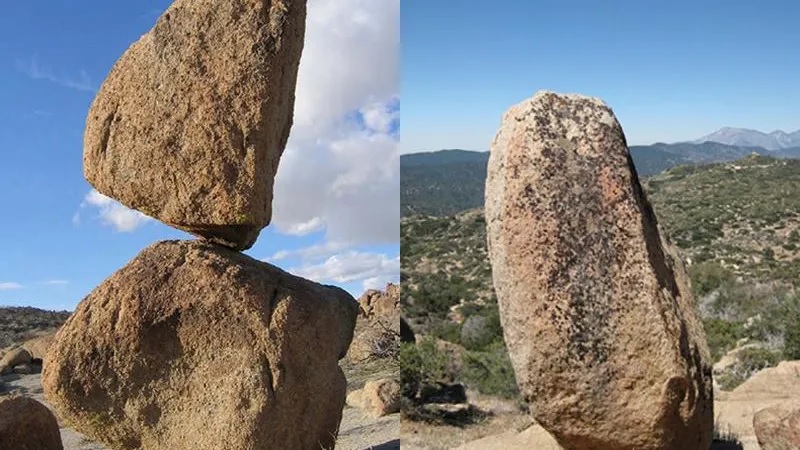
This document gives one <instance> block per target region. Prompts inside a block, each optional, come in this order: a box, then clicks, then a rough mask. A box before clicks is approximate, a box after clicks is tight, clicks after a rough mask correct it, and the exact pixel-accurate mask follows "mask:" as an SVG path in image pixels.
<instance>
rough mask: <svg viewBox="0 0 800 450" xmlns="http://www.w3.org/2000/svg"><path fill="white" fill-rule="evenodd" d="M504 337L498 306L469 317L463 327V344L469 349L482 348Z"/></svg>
mask: <svg viewBox="0 0 800 450" xmlns="http://www.w3.org/2000/svg"><path fill="white" fill-rule="evenodd" d="M502 338H503V328H502V327H501V326H500V314H499V313H498V311H497V309H496V308H495V309H494V310H491V311H486V312H485V315H473V316H470V317H468V318H467V320H466V321H464V324H463V325H462V327H461V345H463V346H464V348H466V349H467V350H481V349H483V348H485V347H486V346H488V345H489V344H491V343H492V342H495V341H497V340H502Z"/></svg>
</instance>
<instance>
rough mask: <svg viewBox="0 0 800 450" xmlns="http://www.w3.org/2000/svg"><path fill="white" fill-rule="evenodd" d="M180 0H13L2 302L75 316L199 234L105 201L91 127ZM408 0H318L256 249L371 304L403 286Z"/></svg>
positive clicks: (311, 6) (0, 76)
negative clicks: (95, 180) (149, 249)
mask: <svg viewBox="0 0 800 450" xmlns="http://www.w3.org/2000/svg"><path fill="white" fill-rule="evenodd" d="M170 3H171V2H170V1H167V0H159V1H149V2H116V1H107V0H102V1H101V0H83V1H79V2H71V1H47V2H45V1H30V2H29V1H24V2H23V1H20V2H8V4H6V5H4V8H3V14H2V15H0V42H2V43H3V44H2V45H0V65H2V66H3V67H4V70H2V71H0V85H1V86H2V88H0V155H2V157H3V158H2V161H1V162H0V217H1V218H2V220H0V305H29V306H35V307H40V308H51V309H69V310H71V309H73V308H74V307H75V305H76V304H77V303H78V302H79V301H80V300H81V299H82V298H83V297H84V296H85V295H86V294H87V293H89V292H90V291H91V290H92V289H93V288H94V287H95V286H96V285H98V284H99V283H100V282H102V281H103V280H104V279H105V278H106V277H108V276H109V275H111V274H112V273H113V272H114V271H116V270H117V269H119V268H121V267H122V266H123V265H124V264H126V263H127V262H128V261H129V260H130V259H131V258H133V257H134V256H136V254H137V253H139V251H141V250H142V249H143V248H144V247H146V246H147V245H149V244H151V243H153V242H155V241H157V240H161V239H170V238H181V239H184V238H187V239H188V238H191V237H190V236H189V235H187V234H184V233H182V232H179V231H177V230H174V229H172V228H169V227H167V226H165V225H162V224H160V223H159V222H157V221H155V220H151V219H148V218H146V217H145V216H142V215H140V214H137V213H135V212H133V211H130V210H128V209H126V208H124V207H122V206H121V205H119V204H117V203H115V202H113V201H111V200H109V199H107V198H104V197H102V196H99V195H97V194H96V193H95V192H93V191H92V188H91V186H90V185H89V184H87V183H86V181H85V180H84V178H83V172H82V166H81V164H82V161H81V155H82V140H83V128H84V119H85V117H86V113H87V111H88V108H89V105H90V104H91V101H92V99H93V98H94V95H95V92H96V90H97V89H98V87H99V86H100V84H101V83H102V81H103V79H104V78H105V76H106V74H107V73H108V71H109V70H110V68H111V66H112V64H113V63H114V62H115V61H116V60H117V59H118V58H119V56H121V55H122V53H123V52H124V51H125V49H126V48H127V47H128V46H129V45H130V44H131V43H133V42H134V41H136V40H137V39H138V38H139V37H140V36H141V35H142V34H144V33H146V32H147V31H148V30H149V29H150V28H151V27H152V25H153V24H154V23H155V20H156V19H157V18H158V16H159V15H160V13H161V12H162V11H163V10H164V9H165V8H166V7H167V6H168V5H169V4H170ZM399 14H400V13H399V0H381V1H379V2H378V1H373V0H310V1H309V3H308V25H307V33H306V43H305V48H304V53H303V59H302V60H301V65H300V74H299V79H298V87H297V100H296V109H295V125H294V127H293V128H292V133H291V136H290V139H289V145H288V147H287V150H286V152H285V153H284V156H283V158H282V159H281V163H280V166H279V170H278V177H277V180H276V186H275V199H274V202H273V207H274V214H273V224H272V225H271V226H270V227H269V228H268V229H266V230H264V231H263V232H262V233H261V237H260V238H259V240H258V242H257V243H256V245H255V246H254V247H253V248H252V249H250V250H248V251H247V252H246V253H247V254H249V255H250V256H253V257H255V258H258V259H264V260H269V261H270V262H273V263H274V264H276V265H278V266H280V267H282V268H284V269H287V270H289V271H291V272H293V273H295V274H298V275H302V276H305V277H307V278H311V279H314V280H317V281H320V282H323V283H326V284H336V285H339V286H342V287H344V288H345V289H347V290H349V291H350V292H351V293H353V294H354V295H360V294H361V293H362V292H363V290H364V289H365V288H367V287H382V286H383V285H385V283H386V282H388V281H395V282H396V281H399V270H400V269H399V266H400V261H399V163H398V139H399V137H398V123H399V122H398V120H399V118H398V114H399V112H398V111H399V105H400V103H399V102H400V100H399V91H398V83H399V80H398V76H399V75H398V64H399V49H398V47H399V34H400V31H399Z"/></svg>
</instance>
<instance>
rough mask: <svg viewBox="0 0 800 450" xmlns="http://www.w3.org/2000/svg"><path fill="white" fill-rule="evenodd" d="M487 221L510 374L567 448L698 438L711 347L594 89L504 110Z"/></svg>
mask: <svg viewBox="0 0 800 450" xmlns="http://www.w3.org/2000/svg"><path fill="white" fill-rule="evenodd" d="M485 211H486V220H487V235H488V236H487V239H488V245H489V255H490V258H491V262H492V271H493V280H494V286H495V290H496V292H497V298H498V302H499V306H500V313H501V318H502V324H503V328H504V337H505V341H506V344H507V346H508V349H509V356H510V358H511V361H512V364H513V367H514V370H515V373H516V377H517V382H518V384H519V387H520V391H521V393H522V394H523V396H524V398H525V399H526V400H527V401H528V402H529V404H530V406H531V410H532V413H533V415H534V417H535V418H536V420H537V422H539V423H540V424H541V425H542V426H543V427H544V428H545V429H547V430H548V431H549V432H550V433H552V434H553V436H554V437H555V438H556V439H557V440H558V441H559V443H560V445H562V446H563V447H564V448H565V449H567V450H577V449H580V450H596V449H597V450H599V449H602V450H627V449H629V450H647V449H659V450H667V449H674V450H678V449H680V450H693V449H702V450H707V449H708V447H709V444H710V442H711V433H712V428H713V417H714V416H713V413H712V409H713V400H712V381H711V366H710V363H709V361H710V357H709V351H708V348H707V344H706V340H705V334H704V331H703V328H702V325H701V322H700V321H699V319H698V318H697V315H696V312H695V309H694V308H695V306H694V299H693V297H692V293H691V290H690V288H689V281H688V277H687V275H686V271H685V269H684V267H683V263H682V262H681V261H680V259H679V258H678V257H677V255H676V253H675V250H674V248H673V247H672V246H671V245H670V244H669V243H668V242H667V240H666V239H665V238H664V236H663V235H662V234H661V233H660V231H659V227H658V224H657V221H656V217H655V215H654V213H653V210H652V208H651V206H650V204H649V202H648V200H647V198H646V196H645V194H644V193H643V191H642V188H641V186H640V184H639V180H638V178H637V175H636V171H635V169H634V167H633V163H632V161H631V158H630V155H629V153H628V148H627V145H626V142H625V137H624V134H623V132H622V128H621V127H620V125H619V123H618V122H617V120H616V118H615V117H614V114H613V113H612V111H611V110H610V108H608V107H607V106H606V105H605V104H604V103H603V102H602V101H600V100H598V99H594V98H589V97H584V96H579V95H559V94H554V93H549V92H539V93H537V94H536V95H535V96H534V97H533V98H532V99H529V100H526V101H524V102H522V103H520V104H518V105H516V106H514V107H512V108H511V109H510V110H509V111H508V112H507V113H506V114H505V116H504V118H503V122H502V125H501V128H500V131H499V133H498V134H497V137H496V138H495V140H494V143H493V145H492V150H491V155H490V158H489V165H488V178H487V182H486V210H485Z"/></svg>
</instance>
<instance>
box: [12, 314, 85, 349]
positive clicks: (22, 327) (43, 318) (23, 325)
mask: <svg viewBox="0 0 800 450" xmlns="http://www.w3.org/2000/svg"><path fill="white" fill-rule="evenodd" d="M70 314H72V313H70V312H67V311H45V310H42V309H37V308H30V307H0V349H2V348H5V347H8V346H10V345H12V344H16V343H21V342H23V341H25V340H27V339H29V338H31V337H33V336H34V335H35V334H36V333H37V332H40V331H46V330H50V329H52V328H57V327H60V326H61V325H62V324H63V323H64V322H66V320H67V318H69V316H70Z"/></svg>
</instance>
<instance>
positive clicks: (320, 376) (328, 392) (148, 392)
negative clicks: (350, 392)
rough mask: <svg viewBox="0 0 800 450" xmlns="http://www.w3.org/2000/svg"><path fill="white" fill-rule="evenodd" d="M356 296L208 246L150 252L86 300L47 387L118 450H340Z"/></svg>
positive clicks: (64, 409)
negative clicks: (344, 364) (345, 362)
mask: <svg viewBox="0 0 800 450" xmlns="http://www.w3.org/2000/svg"><path fill="white" fill-rule="evenodd" d="M357 313H358V304H357V303H356V302H355V300H354V299H353V297H352V296H351V295H350V294H348V293H347V292H345V291H344V290H342V289H339V288H336V287H331V286H323V285H320V284H317V283H314V282H311V281H307V280H304V279H302V278H298V277H296V276H293V275H291V274H289V273H286V272H284V271H282V270H280V269H278V268H276V267H273V266H271V265H269V264H266V263H263V262H260V261H257V260H255V259H252V258H250V257H248V256H246V255H243V254H240V253H237V252H235V251H232V250H229V249H226V248H224V247H221V246H218V245H215V244H211V243H207V242H203V241H164V242H159V243H156V244H153V245H151V246H150V247H148V248H146V249H145V250H144V251H142V252H141V253H140V254H139V255H138V256H137V257H136V258H134V259H133V260H132V261H131V262H130V263H128V264H127V265H126V266H125V267H123V268H122V269H120V270H119V271H118V272H116V273H115V274H113V275H112V276H111V277H110V278H108V279H107V280H106V281H104V282H103V283H102V284H101V285H100V286H99V287H97V288H96V289H95V290H94V291H93V292H92V293H90V294H89V295H88V296H87V297H86V298H85V299H84V300H83V301H82V302H81V303H80V305H78V308H77V309H76V311H75V313H74V314H73V315H72V316H71V317H70V319H69V320H68V321H67V322H66V323H65V324H64V326H63V327H62V328H61V329H60V330H59V332H58V335H57V336H56V339H55V342H54V343H53V346H52V347H51V348H50V349H49V351H48V354H47V356H48V361H47V364H46V365H45V367H44V374H43V385H44V390H45V396H46V398H47V399H48V401H50V402H51V403H52V404H53V405H54V407H55V408H56V410H57V411H58V412H59V414H60V416H61V417H62V418H64V419H65V420H66V421H68V422H69V423H71V424H72V425H73V426H74V428H76V429H77V430H78V431H80V432H81V433H83V434H85V435H87V436H88V437H90V438H93V439H95V440H98V441H101V442H104V443H105V444H107V445H108V446H109V447H112V448H116V449H141V450H156V449H164V448H169V449H172V450H182V449H187V450H188V449H191V450H212V449H214V450H217V449H221V448H242V449H245V448H246V449H251V450H267V449H286V448H292V449H299V450H300V449H308V450H311V449H314V450H318V449H320V448H325V449H331V448H334V444H335V439H336V434H337V430H338V427H339V422H340V421H341V415H342V407H343V405H344V401H345V389H346V381H345V378H344V374H343V373H342V370H341V369H340V368H339V365H338V360H339V359H341V358H342V357H343V356H344V354H345V353H346V351H347V348H348V346H349V344H350V341H351V340H352V336H353V327H354V326H355V320H356V315H357Z"/></svg>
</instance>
